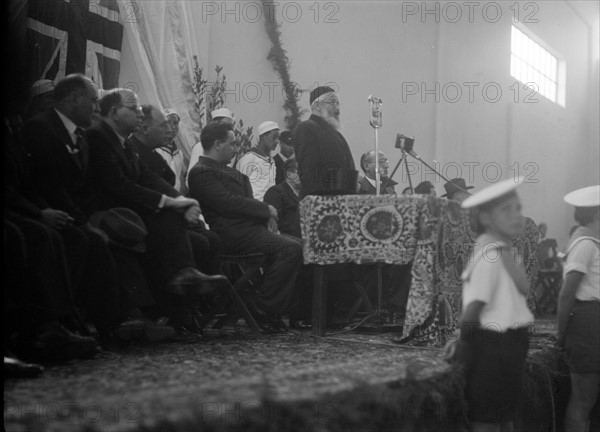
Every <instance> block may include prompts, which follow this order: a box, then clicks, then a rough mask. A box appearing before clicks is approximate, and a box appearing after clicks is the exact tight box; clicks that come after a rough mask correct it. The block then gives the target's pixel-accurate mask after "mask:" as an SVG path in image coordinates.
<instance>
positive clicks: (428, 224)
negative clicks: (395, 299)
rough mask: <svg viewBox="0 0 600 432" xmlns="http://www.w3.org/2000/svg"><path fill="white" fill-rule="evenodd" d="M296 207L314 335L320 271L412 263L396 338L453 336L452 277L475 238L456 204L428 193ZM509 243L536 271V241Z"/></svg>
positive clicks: (435, 341)
mask: <svg viewBox="0 0 600 432" xmlns="http://www.w3.org/2000/svg"><path fill="white" fill-rule="evenodd" d="M299 209H300V219H301V227H302V238H303V239H304V250H303V252H304V263H305V264H314V265H315V277H314V285H313V290H314V295H313V334H314V335H315V336H322V335H324V333H325V326H326V322H325V310H324V309H325V308H324V307H322V306H323V303H324V300H325V299H326V297H325V296H326V286H324V284H323V274H324V272H325V271H326V270H327V268H328V266H332V265H336V264H346V263H355V264H372V263H385V264H408V263H410V262H412V280H411V286H410V292H409V296H408V303H407V311H406V318H405V322H404V327H403V332H402V341H404V342H407V343H408V342H412V343H419V344H428V345H443V344H444V343H445V341H446V339H447V338H448V337H449V336H451V335H452V334H453V333H454V331H455V330H456V327H457V321H458V315H459V313H460V303H461V289H462V282H461V279H460V275H461V273H462V271H463V268H464V266H465V264H466V263H467V262H468V259H469V255H470V253H471V251H472V248H473V245H474V243H475V239H476V235H475V233H474V232H473V231H472V230H471V227H470V224H469V213H468V212H467V211H466V210H463V209H461V208H460V205H459V203H458V202H455V201H450V200H446V199H442V198H436V197H432V196H409V197H398V196H395V195H380V196H374V195H330V196H307V197H305V198H304V199H303V200H302V201H301V202H300V206H299ZM527 226H528V231H527V233H529V234H530V233H531V232H533V231H532V230H535V224H534V223H533V221H531V219H528V224H527ZM516 244H517V246H518V247H519V245H520V247H519V250H520V251H521V252H522V253H524V255H525V262H526V264H527V265H534V267H535V268H534V269H533V270H532V271H528V274H530V273H531V274H533V273H535V274H537V261H536V262H535V263H534V262H533V261H534V259H535V257H534V256H537V254H536V249H535V246H534V245H536V244H537V238H536V239H533V236H532V235H526V234H524V235H523V236H521V237H520V238H519V239H518V241H517V242H516ZM532 282H533V281H532ZM533 286H535V285H533ZM315 312H316V313H315Z"/></svg>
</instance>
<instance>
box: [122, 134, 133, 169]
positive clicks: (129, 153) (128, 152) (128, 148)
mask: <svg viewBox="0 0 600 432" xmlns="http://www.w3.org/2000/svg"><path fill="white" fill-rule="evenodd" d="M123 151H124V152H125V157H126V158H127V161H128V162H129V164H130V165H131V168H134V167H135V155H134V154H133V145H132V144H131V141H129V140H128V139H126V140H125V142H124V143H123Z"/></svg>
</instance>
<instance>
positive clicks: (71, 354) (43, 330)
mask: <svg viewBox="0 0 600 432" xmlns="http://www.w3.org/2000/svg"><path fill="white" fill-rule="evenodd" d="M24 350H25V351H26V352H27V353H28V355H29V354H30V355H31V357H32V358H35V359H36V360H38V361H41V362H63V361H69V360H73V359H77V358H89V357H93V356H94V355H95V354H97V353H99V352H102V350H101V349H100V347H99V345H98V342H97V341H96V339H94V338H93V337H89V336H79V335H77V334H75V333H72V332H70V331H69V330H67V329H66V328H65V327H63V326H62V325H61V324H59V323H58V322H56V321H50V322H47V323H45V324H43V325H42V326H40V327H39V328H38V333H37V335H36V337H35V338H34V340H33V341H31V342H29V343H26V344H25V346H24Z"/></svg>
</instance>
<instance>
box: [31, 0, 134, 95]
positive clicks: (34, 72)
mask: <svg viewBox="0 0 600 432" xmlns="http://www.w3.org/2000/svg"><path fill="white" fill-rule="evenodd" d="M27 15H28V19H27V33H26V39H27V47H28V51H27V52H28V55H29V56H30V63H29V64H30V65H31V69H30V71H31V72H30V73H31V75H30V76H29V79H30V80H31V81H36V80H39V79H43V78H45V79H52V80H56V79H60V78H62V77H64V76H65V75H68V74H71V73H83V74H85V75H86V76H88V77H90V78H91V79H92V80H94V82H95V83H96V84H98V86H99V87H100V88H105V89H109V88H114V87H117V86H118V80H119V68H120V60H121V43H122V40H123V24H122V23H121V21H120V19H119V7H118V5H117V0H29V2H28V7H27Z"/></svg>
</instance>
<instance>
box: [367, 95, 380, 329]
mask: <svg viewBox="0 0 600 432" xmlns="http://www.w3.org/2000/svg"><path fill="white" fill-rule="evenodd" d="M368 101H369V102H370V103H371V120H370V122H369V123H370V124H371V126H372V127H373V129H374V130H375V185H376V186H375V191H376V192H375V193H376V195H377V196H380V195H381V172H380V166H379V140H378V139H377V138H378V137H377V130H378V129H379V128H380V127H381V126H382V125H383V121H382V120H383V119H382V117H383V113H382V112H381V104H382V102H381V99H380V98H377V97H373V96H369V98H368ZM376 265H377V311H376V312H375V313H374V314H372V315H370V316H368V317H367V318H365V320H364V321H366V320H367V319H369V318H371V317H374V318H377V321H378V327H377V330H376V331H377V332H378V333H383V331H384V330H383V327H382V326H383V321H384V320H383V317H382V316H381V304H382V303H383V285H382V278H383V276H382V271H381V270H382V265H381V263H380V262H378V263H377V264H376Z"/></svg>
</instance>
